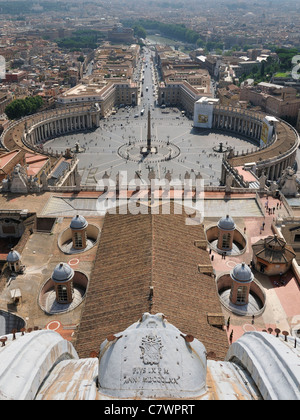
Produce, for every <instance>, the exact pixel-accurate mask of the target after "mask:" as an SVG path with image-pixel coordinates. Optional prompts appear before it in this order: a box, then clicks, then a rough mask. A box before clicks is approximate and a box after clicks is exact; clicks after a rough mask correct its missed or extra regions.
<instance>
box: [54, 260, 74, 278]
mask: <svg viewBox="0 0 300 420" xmlns="http://www.w3.org/2000/svg"><path fill="white" fill-rule="evenodd" d="M73 276H74V270H73V269H72V268H71V267H70V266H69V264H66V263H62V262H61V263H60V264H58V265H57V266H56V267H55V269H54V271H53V273H52V280H53V281H55V282H64V281H68V280H71V279H72V278H73Z"/></svg>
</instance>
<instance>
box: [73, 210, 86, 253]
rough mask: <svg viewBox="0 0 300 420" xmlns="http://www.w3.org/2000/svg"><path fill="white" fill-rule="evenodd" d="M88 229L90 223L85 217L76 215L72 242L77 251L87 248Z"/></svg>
mask: <svg viewBox="0 0 300 420" xmlns="http://www.w3.org/2000/svg"><path fill="white" fill-rule="evenodd" d="M87 227H88V222H87V221H86V220H85V218H84V217H83V216H80V215H78V214H77V215H76V216H75V217H73V219H72V221H71V224H70V229H71V231H72V242H73V248H75V249H84V248H86V241H87Z"/></svg>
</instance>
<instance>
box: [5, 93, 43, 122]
mask: <svg viewBox="0 0 300 420" xmlns="http://www.w3.org/2000/svg"><path fill="white" fill-rule="evenodd" d="M42 105H43V99H42V98H41V96H28V97H27V98H25V99H15V100H14V101H12V102H11V103H10V104H9V105H7V106H6V108H5V111H4V112H5V114H6V115H7V117H8V118H9V119H10V120H15V119H18V118H21V117H24V116H26V115H30V114H34V113H35V112H36V111H37V110H38V109H39V108H41V106H42Z"/></svg>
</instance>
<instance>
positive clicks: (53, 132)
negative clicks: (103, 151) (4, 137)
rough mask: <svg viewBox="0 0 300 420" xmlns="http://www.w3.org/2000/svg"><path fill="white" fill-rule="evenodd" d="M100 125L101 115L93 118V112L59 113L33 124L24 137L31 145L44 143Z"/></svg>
mask: <svg viewBox="0 0 300 420" xmlns="http://www.w3.org/2000/svg"><path fill="white" fill-rule="evenodd" d="M98 126H99V116H96V118H93V115H92V114H91V113H89V112H88V113H85V114H75V115H74V114H73V115H72V114H65V115H61V116H60V115H58V116H55V117H52V118H49V119H45V120H43V121H40V122H37V123H36V124H34V125H32V126H31V127H30V129H29V130H28V132H27V133H25V136H24V139H25V141H26V142H27V143H28V144H30V145H33V146H34V145H36V144H40V143H44V142H45V141H47V140H48V139H50V138H52V137H56V136H60V135H63V134H66V133H70V132H73V131H79V130H87V129H91V128H93V127H98Z"/></svg>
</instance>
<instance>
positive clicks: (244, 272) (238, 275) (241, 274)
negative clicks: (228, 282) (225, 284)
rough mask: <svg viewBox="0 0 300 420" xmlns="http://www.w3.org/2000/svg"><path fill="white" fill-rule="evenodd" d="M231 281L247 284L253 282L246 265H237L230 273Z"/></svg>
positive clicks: (250, 272)
mask: <svg viewBox="0 0 300 420" xmlns="http://www.w3.org/2000/svg"><path fill="white" fill-rule="evenodd" d="M230 276H231V278H232V279H233V280H235V281H237V282H241V283H243V282H244V283H248V282H250V281H252V280H253V274H252V271H251V270H250V268H249V267H248V265H247V264H245V263H242V264H237V265H236V266H235V267H234V268H233V270H232V271H231V273H230Z"/></svg>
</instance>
